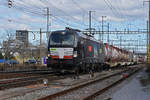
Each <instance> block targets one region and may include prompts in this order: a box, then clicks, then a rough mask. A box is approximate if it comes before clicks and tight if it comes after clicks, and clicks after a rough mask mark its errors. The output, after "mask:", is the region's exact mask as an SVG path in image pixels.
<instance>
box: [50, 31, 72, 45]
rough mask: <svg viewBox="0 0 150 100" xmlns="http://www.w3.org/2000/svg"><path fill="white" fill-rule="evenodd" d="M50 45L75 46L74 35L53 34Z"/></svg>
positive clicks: (65, 33) (66, 33)
mask: <svg viewBox="0 0 150 100" xmlns="http://www.w3.org/2000/svg"><path fill="white" fill-rule="evenodd" d="M50 45H74V34H73V33H71V32H53V33H52V34H51V36H50Z"/></svg>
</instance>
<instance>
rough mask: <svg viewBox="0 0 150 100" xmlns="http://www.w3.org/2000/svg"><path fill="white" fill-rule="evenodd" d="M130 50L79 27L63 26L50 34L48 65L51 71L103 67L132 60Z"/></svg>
mask: <svg viewBox="0 0 150 100" xmlns="http://www.w3.org/2000/svg"><path fill="white" fill-rule="evenodd" d="M133 58H134V56H133V53H131V52H127V51H124V50H121V49H119V48H117V47H114V46H112V45H111V46H110V45H108V44H103V43H102V42H100V41H97V40H96V39H94V38H93V37H92V36H89V35H86V34H83V33H82V32H80V30H76V29H70V28H66V29H65V30H60V31H54V32H52V33H51V35H50V36H49V43H48V59H47V67H51V68H52V70H54V71H65V70H68V71H79V70H82V71H89V70H103V69H106V68H109V67H115V66H118V65H125V64H127V63H128V62H133Z"/></svg>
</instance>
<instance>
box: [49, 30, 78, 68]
mask: <svg viewBox="0 0 150 100" xmlns="http://www.w3.org/2000/svg"><path fill="white" fill-rule="evenodd" d="M76 47H77V38H76V32H75V31H71V30H63V31H54V32H52V33H51V35H50V37H49V43H48V59H47V67H51V68H52V69H53V70H55V71H62V70H72V69H73V68H74V66H76V59H77V51H76Z"/></svg>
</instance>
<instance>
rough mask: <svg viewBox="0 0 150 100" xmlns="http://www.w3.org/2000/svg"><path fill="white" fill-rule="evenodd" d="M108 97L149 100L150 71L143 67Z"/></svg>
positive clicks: (117, 99)
mask: <svg viewBox="0 0 150 100" xmlns="http://www.w3.org/2000/svg"><path fill="white" fill-rule="evenodd" d="M109 97H110V98H112V100H150V73H147V72H145V69H143V70H142V71H141V72H139V73H137V74H136V75H135V77H134V78H133V79H132V80H130V81H129V82H128V83H127V84H124V86H122V88H120V89H118V90H117V91H116V92H115V93H112V94H111V95H110V96H109Z"/></svg>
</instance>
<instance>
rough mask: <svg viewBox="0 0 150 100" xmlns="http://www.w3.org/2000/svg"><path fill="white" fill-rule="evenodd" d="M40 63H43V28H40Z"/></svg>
mask: <svg viewBox="0 0 150 100" xmlns="http://www.w3.org/2000/svg"><path fill="white" fill-rule="evenodd" d="M40 64H42V29H41V28H40Z"/></svg>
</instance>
